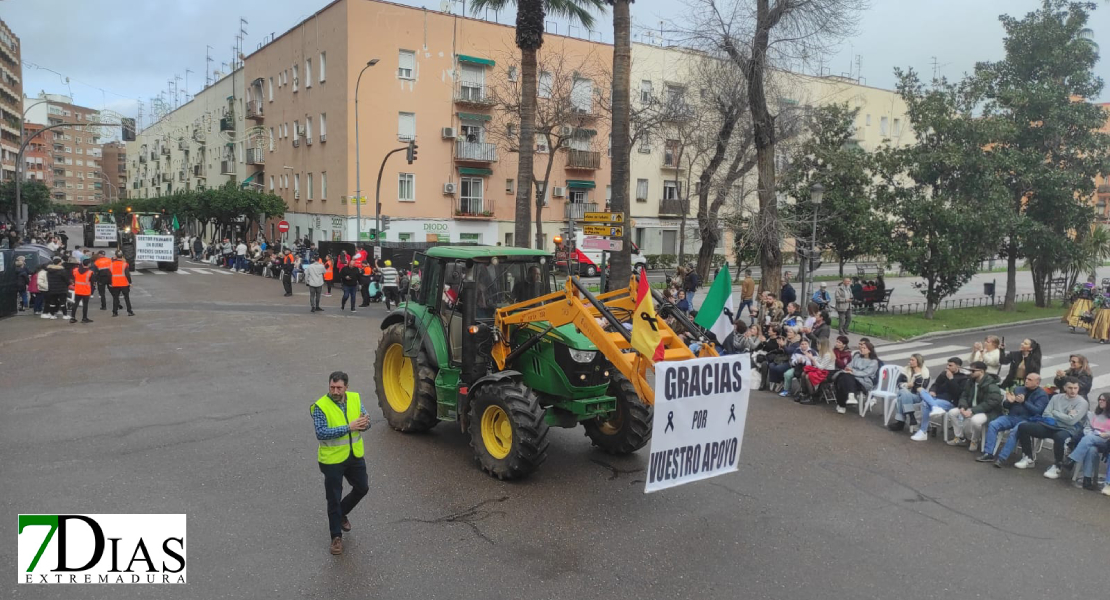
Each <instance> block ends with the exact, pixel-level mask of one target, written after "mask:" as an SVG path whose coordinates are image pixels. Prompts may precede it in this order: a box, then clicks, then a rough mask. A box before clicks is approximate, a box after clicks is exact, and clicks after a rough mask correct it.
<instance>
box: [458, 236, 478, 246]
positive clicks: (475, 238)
mask: <svg viewBox="0 0 1110 600" xmlns="http://www.w3.org/2000/svg"><path fill="white" fill-rule="evenodd" d="M459 241H460V242H472V243H475V244H481V243H482V234H480V233H460V234H459Z"/></svg>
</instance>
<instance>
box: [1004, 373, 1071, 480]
mask: <svg viewBox="0 0 1110 600" xmlns="http://www.w3.org/2000/svg"><path fill="white" fill-rule="evenodd" d="M1087 407H1088V405H1087V400H1086V399H1085V398H1084V397H1083V396H1080V395H1079V382H1078V381H1076V379H1075V378H1073V377H1068V378H1066V379H1064V393H1062V394H1056V395H1055V396H1053V397H1052V399H1051V400H1049V401H1048V405H1047V406H1045V409H1044V412H1043V413H1041V415H1040V416H1039V417H1030V418H1029V420H1027V421H1025V422H1024V423H1022V424H1021V425H1018V427H1017V435H1018V440H1019V441H1020V443H1021V454H1022V456H1021V460H1019V461H1018V462H1017V464H1016V465H1014V466H1015V467H1017V468H1019V469H1032V468H1033V467H1034V466H1036V464H1037V461H1036V459H1035V458H1033V438H1042V439H1051V440H1052V453H1053V454H1054V455H1055V456H1054V458H1055V462H1054V463H1053V464H1052V466H1051V467H1049V468H1048V470H1047V471H1045V474H1044V476H1045V477H1047V478H1049V479H1057V478H1059V477H1060V471H1061V470H1062V467H1063V464H1064V454H1065V447H1066V444H1067V441H1068V438H1070V437H1071V436H1072V435H1074V434H1075V433H1076V432H1077V431H1078V430H1080V429H1081V428H1082V426H1083V423H1084V422H1085V421H1086V420H1087ZM1011 435H1013V434H1011Z"/></svg>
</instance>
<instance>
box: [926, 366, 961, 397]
mask: <svg viewBox="0 0 1110 600" xmlns="http://www.w3.org/2000/svg"><path fill="white" fill-rule="evenodd" d="M966 383H967V373H963V372H960V373H956V374H955V375H953V376H952V379H949V378H948V377H947V376H945V374H944V373H941V374H940V375H938V376H937V378H936V379H935V380H933V387H931V388H929V389H930V391H931V392H932V393H933V396H936V397H937V398H940V399H941V400H947V401H949V402H952V403H953V404H955V402H956V401H957V400H959V398H960V394H962V393H963V391H964V384H966Z"/></svg>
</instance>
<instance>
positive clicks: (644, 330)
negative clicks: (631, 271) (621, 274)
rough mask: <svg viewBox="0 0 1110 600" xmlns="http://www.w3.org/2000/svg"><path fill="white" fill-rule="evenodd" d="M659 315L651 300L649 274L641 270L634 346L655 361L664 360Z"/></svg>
mask: <svg viewBox="0 0 1110 600" xmlns="http://www.w3.org/2000/svg"><path fill="white" fill-rule="evenodd" d="M658 323H659V317H658V316H656V314H655V304H654V303H653V302H652V301H651V285H650V284H649V283H648V280H647V274H646V273H645V272H644V271H643V270H641V271H640V281H639V282H637V284H636V311H635V312H633V313H632V347H633V348H634V349H635V350H636V351H637V352H639V353H640V354H642V355H644V356H647V357H651V360H652V361H653V362H659V361H661V360H663V350H664V348H663V336H662V335H661V334H660V333H659V325H658Z"/></svg>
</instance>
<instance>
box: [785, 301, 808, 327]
mask: <svg viewBox="0 0 1110 600" xmlns="http://www.w3.org/2000/svg"><path fill="white" fill-rule="evenodd" d="M803 321H804V319H803V318H802V313H801V311H800V309H799V308H798V305H797V304H795V303H793V302H791V303H789V304H787V305H786V312H785V313H784V314H783V316H782V322H781V324H782V328H783V329H784V330H785V329H786V328H790V329H793V330H794V331H795V332H796V333H801V331H802V324H803ZM783 334H784V335H785V334H786V331H783Z"/></svg>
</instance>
